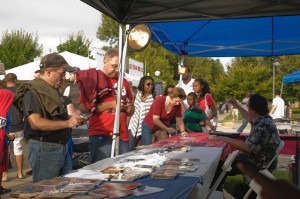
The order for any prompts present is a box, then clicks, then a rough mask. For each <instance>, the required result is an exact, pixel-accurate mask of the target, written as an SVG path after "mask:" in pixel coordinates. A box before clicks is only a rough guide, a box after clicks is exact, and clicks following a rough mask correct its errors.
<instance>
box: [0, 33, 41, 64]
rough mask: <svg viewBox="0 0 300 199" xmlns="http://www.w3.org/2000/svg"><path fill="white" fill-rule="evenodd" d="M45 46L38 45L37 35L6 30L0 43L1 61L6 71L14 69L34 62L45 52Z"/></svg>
mask: <svg viewBox="0 0 300 199" xmlns="http://www.w3.org/2000/svg"><path fill="white" fill-rule="evenodd" d="M42 49H43V46H42V45H39V44H38V36H37V34H36V35H35V36H34V35H33V33H26V32H25V31H24V30H22V29H21V30H13V31H11V32H8V30H6V31H5V32H4V34H3V36H2V39H1V43H0V60H1V61H2V62H3V63H4V64H5V68H6V69H10V68H14V67H16V66H20V65H23V64H27V63H29V62H32V61H33V59H34V58H35V57H38V56H40V55H41V54H42V52H43V50H42Z"/></svg>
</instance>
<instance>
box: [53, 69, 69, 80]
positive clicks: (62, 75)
mask: <svg viewBox="0 0 300 199" xmlns="http://www.w3.org/2000/svg"><path fill="white" fill-rule="evenodd" d="M53 72H56V73H58V74H59V75H60V77H61V78H63V77H65V76H66V73H65V72H58V71H56V70H53Z"/></svg>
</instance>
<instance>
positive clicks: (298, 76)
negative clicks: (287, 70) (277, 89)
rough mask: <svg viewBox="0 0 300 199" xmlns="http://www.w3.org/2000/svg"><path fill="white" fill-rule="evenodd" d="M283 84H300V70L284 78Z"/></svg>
mask: <svg viewBox="0 0 300 199" xmlns="http://www.w3.org/2000/svg"><path fill="white" fill-rule="evenodd" d="M282 83H284V84H290V83H300V70H298V71H296V72H293V73H291V74H288V75H285V76H283V79H282Z"/></svg>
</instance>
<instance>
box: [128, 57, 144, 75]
mask: <svg viewBox="0 0 300 199" xmlns="http://www.w3.org/2000/svg"><path fill="white" fill-rule="evenodd" d="M129 74H130V75H133V76H136V77H143V76H144V63H143V62H140V61H137V60H134V59H131V58H129Z"/></svg>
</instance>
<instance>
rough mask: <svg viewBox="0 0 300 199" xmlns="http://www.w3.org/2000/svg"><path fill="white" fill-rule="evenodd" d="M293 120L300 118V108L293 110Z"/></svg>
mask: <svg viewBox="0 0 300 199" xmlns="http://www.w3.org/2000/svg"><path fill="white" fill-rule="evenodd" d="M292 111H293V112H292V118H300V108H292Z"/></svg>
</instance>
